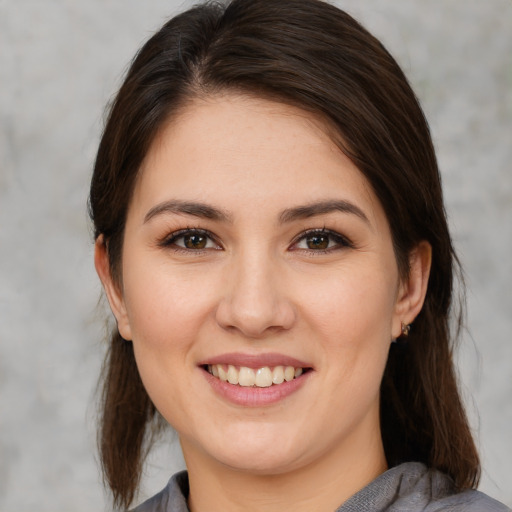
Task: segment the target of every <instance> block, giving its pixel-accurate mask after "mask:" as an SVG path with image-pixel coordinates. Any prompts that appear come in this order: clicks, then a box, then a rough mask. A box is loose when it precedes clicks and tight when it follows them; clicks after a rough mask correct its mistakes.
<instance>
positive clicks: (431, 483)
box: [133, 462, 511, 512]
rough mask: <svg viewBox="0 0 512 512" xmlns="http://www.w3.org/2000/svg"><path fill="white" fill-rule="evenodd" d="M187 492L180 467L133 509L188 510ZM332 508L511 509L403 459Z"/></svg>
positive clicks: (372, 511)
mask: <svg viewBox="0 0 512 512" xmlns="http://www.w3.org/2000/svg"><path fill="white" fill-rule="evenodd" d="M188 492H189V488H188V476H187V472H186V471H182V472H181V473H177V474H176V475H174V476H173V477H172V478H171V480H170V481H169V483H168V484H167V486H166V487H165V488H164V489H163V490H162V491H161V492H159V493H158V494H156V495H155V496H153V497H152V498H150V499H149V500H148V501H146V502H144V503H143V504H142V505H140V506H138V507H137V508H135V509H134V510H133V512H188V507H187V497H188ZM336 512H511V509H509V508H508V507H506V506H505V505H503V504H501V503H499V502H498V501H496V500H493V499H492V498H490V497H489V496H487V495H485V494H483V493H481V492H479V491H474V490H468V491H463V492H460V493H456V492H454V489H453V482H452V480H451V479H450V478H449V477H448V476H446V475H444V474H443V473H440V472H439V471H435V470H429V469H428V468H427V467H426V466H424V465H423V464H420V463H418V462H407V463H405V464H401V465H400V466H396V467H394V468H391V469H389V470H388V471H386V472H385V473H383V474H382V475H380V476H379V477H378V478H376V479H375V480H374V481H373V482H371V483H370V484H368V485H367V486H366V487H365V488H364V489H361V490H360V491H359V492H357V493H356V494H354V495H353V496H352V497H351V498H349V499H348V500H347V501H346V502H345V503H343V505H341V506H340V507H339V508H338V509H337V510H336Z"/></svg>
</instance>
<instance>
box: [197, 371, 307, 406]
mask: <svg viewBox="0 0 512 512" xmlns="http://www.w3.org/2000/svg"><path fill="white" fill-rule="evenodd" d="M205 364H206V363H205ZM213 364H222V363H213ZM263 366H270V365H268V364H267V365H263ZM290 366H294V365H293V364H290ZM298 366H300V365H298ZM202 373H203V375H204V377H205V378H206V380H207V381H208V383H209V384H210V386H211V387H212V389H213V391H214V392H215V393H217V394H218V395H220V396H221V397H222V398H223V399H225V400H227V401H228V402H231V403H232V404H234V405H240V406H244V407H264V406H268V405H272V404H275V403H277V402H280V401H281V400H283V399H285V398H287V397H288V396H290V395H292V394H293V393H295V392H296V391H298V390H299V389H300V388H301V387H302V386H303V385H304V384H305V383H306V382H307V381H308V380H309V378H310V376H311V375H312V374H313V373H314V372H312V371H309V372H306V373H303V374H302V375H301V376H300V377H297V378H295V379H293V380H291V381H290V382H283V383H282V384H278V385H273V386H270V387H268V388H256V387H243V386H238V385H233V384H229V383H228V382H223V381H221V380H220V379H218V378H217V377H214V376H213V375H211V374H210V373H208V372H207V371H206V370H203V372H202Z"/></svg>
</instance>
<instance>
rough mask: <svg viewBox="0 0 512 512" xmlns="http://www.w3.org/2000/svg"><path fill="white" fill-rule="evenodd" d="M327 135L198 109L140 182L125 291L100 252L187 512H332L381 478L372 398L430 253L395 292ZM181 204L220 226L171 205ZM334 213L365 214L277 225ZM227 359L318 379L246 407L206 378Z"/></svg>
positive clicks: (227, 101)
mask: <svg viewBox="0 0 512 512" xmlns="http://www.w3.org/2000/svg"><path fill="white" fill-rule="evenodd" d="M326 131H327V130H326V129H325V126H324V125H323V124H322V123H321V121H319V120H317V119H315V118H314V117H312V116H311V115H310V114H307V113H305V112H302V111H300V110H298V109H296V108H293V107H290V106H286V105H282V104H278V103H274V102H270V101H267V100H263V99H257V98H253V97H247V96H239V95H228V94H226V95H222V96H215V97H212V98H208V99H206V100H204V99H202V100H197V101H195V102H194V103H192V104H190V105H188V106H187V107H186V109H185V110H184V111H183V112H182V113H181V115H180V116H179V117H177V118H174V119H173V120H172V121H170V122H169V124H168V125H167V126H166V127H165V129H163V130H162V131H161V133H160V135H159V137H158V138H157V139H156V140H155V141H154V144H153V146H152V148H151V150H150V152H149V154H148V156H147V158H146V160H145V162H144V165H143V167H142V169H141V172H140V176H139V179H138V181H137V184H136V188H135V191H134V196H133V199H132V202H131V204H130V207H129V211H128V216H127V223H126V232H125V238H124V246H123V254H122V283H115V282H114V281H113V280H112V278H111V276H110V274H109V268H108V257H107V254H106V251H105V246H104V244H103V240H102V239H101V237H100V238H99V239H98V241H97V244H96V254H95V262H96V268H97V271H98V274H99V275H100V277H101V279H102V281H103V284H104V286H105V290H106V292H107V296H108V298H109V301H110V305H111V308H112V311H113V313H114V314H115V316H116V319H117V322H118V327H119V330H120V333H121V335H122V336H123V338H125V339H128V340H133V344H134V350H135V356H136V360H137V365H138V368H139V371H140V374H141V377H142V380H143V382H144V385H145V387H146V389H147V391H148V393H149V395H150V397H151V399H152V400H153V402H154V404H155V405H156V407H157V408H158V410H159V411H160V413H161V414H162V415H163V416H164V417H165V418H166V420H167V421H168V422H169V423H170V424H171V425H172V426H173V427H174V428H175V429H176V431H177V432H178V434H179V437H180V442H181V445H182V448H183V452H184V456H185V461H186V463H187V468H188V470H189V478H190V488H191V492H190V497H189V507H190V509H191V510H192V512H203V511H207V510H208V511H210V512H211V511H214V512H215V511H221V510H234V511H237V510H240V511H241V510H243V511H244V512H246V511H252V510H259V511H261V510H265V511H273V510H280V511H281V510H283V508H284V507H286V508H293V510H295V511H299V512H300V511H302V510H304V511H305V510H308V511H310V510H319V511H320V510H325V511H331V510H334V509H335V508H337V507H338V506H339V505H340V504H341V503H343V502H344V501H345V500H346V499H347V498H348V497H350V496H351V495H352V494H354V493H355V492H357V491H358V490H359V489H361V488H362V487H364V486H365V485H366V484H368V483H369V482H370V481H371V480H373V479H374V478H375V477H376V476H377V475H379V474H380V473H382V472H383V471H385V470H386V469H387V465H386V460H385V456H384V450H383V446H382V440H381V434H380V427H379V386H380V381H381V378H382V374H383V371H384V367H385V364H386V358H387V353H388V350H389V346H390V343H391V342H392V340H393V339H395V338H397V337H398V336H399V335H400V332H401V322H404V323H406V324H408V323H411V322H412V321H413V320H414V318H415V316H416V315H417V314H418V312H419V311H420V309H421V306H422V304H423V300H424V296H425V292H426V285H427V281H428V272H429V267H430V247H429V245H428V244H427V243H421V244H420V245H419V246H418V247H417V248H416V249H415V250H414V251H413V252H412V253H411V255H410V267H411V271H410V274H409V276H408V277H407V278H405V279H401V278H400V276H399V273H398V268H397V264H396V260H395V256H394V252H393V247H392V242H391V234H390V229H389V225H388V222H387V219H386V216H385V214H384V211H383V209H382V207H381V205H380V203H379V201H378V199H377V198H376V196H375V194H374V193H373V191H372V190H371V188H370V186H369V184H368V183H367V181H366V179H365V178H364V176H363V175H362V174H361V172H360V171H359V170H358V169H357V168H356V167H355V166H354V164H353V163H352V162H351V161H350V160H349V159H348V158H347V157H346V156H345V155H344V154H343V153H342V152H341V151H340V150H339V149H338V148H337V147H336V146H335V145H334V144H333V142H332V141H331V139H330V138H329V137H328V136H327V135H326ZM176 200H179V201H188V202H194V203H200V204H202V205H207V206H208V207H213V208H216V209H217V210H219V211H220V212H222V214H223V215H224V216H225V217H226V218H207V217H205V216H204V215H203V214H201V212H198V211H197V210H196V211H194V212H193V214H192V213H190V212H189V213H184V212H177V211H170V210H172V209H169V208H168V207H167V208H165V207H162V205H165V204H166V202H169V201H176ZM334 200H336V201H340V200H342V201H345V202H346V203H348V204H350V205H351V207H354V208H352V210H351V211H340V210H333V211H330V210H329V211H324V212H321V213H318V212H317V213H316V214H314V215H311V216H309V217H307V218H297V215H296V216H295V217H293V216H292V217H293V218H288V219H283V212H286V211H290V210H293V209H296V208H297V207H301V206H304V205H311V204H314V203H315V204H316V203H319V202H325V201H334ZM167 206H168V204H167ZM356 210H357V213H354V212H355V211H356ZM361 213H362V215H361ZM285 216H286V215H285ZM288 217H290V215H288ZM190 229H202V230H207V231H208V233H211V236H210V237H209V238H207V239H206V246H205V247H204V248H203V249H195V248H187V247H185V246H184V245H185V242H186V241H187V240H188V241H190V238H188V239H184V238H183V237H181V238H176V237H174V239H173V238H172V234H173V233H176V232H177V231H179V230H190ZM322 229H325V230H330V232H334V233H337V234H339V235H335V236H331V235H329V234H327V233H325V232H324V233H320V234H319V236H320V241H321V243H323V244H324V245H325V244H327V249H324V250H321V249H319V248H318V245H315V244H314V243H312V241H314V240H313V239H312V238H311V236H309V238H308V237H307V236H306V235H304V232H306V231H308V230H322ZM190 234H191V233H188V235H190ZM193 234H194V233H192V235H193ZM196 235H197V233H196ZM200 235H201V233H200ZM317 235H318V233H317ZM340 236H341V237H342V238H340ZM318 240H319V239H316V241H317V242H318ZM320 245H321V244H320ZM233 352H235V353H243V354H250V355H258V354H261V353H273V354H276V353H277V354H282V355H286V356H290V357H294V358H297V359H299V360H301V361H305V362H307V364H308V365H309V366H310V367H311V368H312V370H311V371H310V372H309V373H308V374H307V379H305V380H304V383H303V385H302V386H301V387H300V388H299V389H297V390H296V391H295V392H294V393H292V394H291V395H289V396H286V397H285V398H283V399H281V400H278V401H277V402H276V403H272V404H270V405H265V406H260V407H244V406H241V405H238V404H234V403H232V402H230V401H229V400H226V399H225V398H224V397H222V396H220V395H219V394H218V393H216V392H215V390H214V389H213V388H212V386H211V385H210V383H209V382H208V379H207V378H205V373H206V372H205V371H204V370H203V369H202V368H201V367H200V366H199V364H200V363H201V362H204V361H207V360H208V359H209V358H213V357H215V356H218V355H220V354H225V353H233Z"/></svg>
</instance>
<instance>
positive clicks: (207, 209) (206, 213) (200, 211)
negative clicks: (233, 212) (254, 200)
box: [144, 199, 231, 224]
mask: <svg viewBox="0 0 512 512" xmlns="http://www.w3.org/2000/svg"><path fill="white" fill-rule="evenodd" d="M165 213H175V214H178V215H192V216H193V217H200V218H203V219H211V220H216V221H221V222H231V216H230V215H229V214H228V213H227V212H225V211H223V210H220V209H218V208H214V207H213V206H209V205H207V204H204V203H196V202H193V201H180V200H177V199H173V200H170V201H164V202H163V203H159V204H157V205H156V206H154V207H153V208H151V209H150V210H149V211H148V213H146V216H145V217H144V224H145V223H146V222H149V221H150V220H151V219H152V218H153V217H156V216H157V215H161V214H165Z"/></svg>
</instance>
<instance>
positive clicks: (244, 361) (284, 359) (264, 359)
mask: <svg viewBox="0 0 512 512" xmlns="http://www.w3.org/2000/svg"><path fill="white" fill-rule="evenodd" d="M208 364H226V365H229V364H232V365H233V366H246V367H247V368H253V369H258V368H263V367H265V366H268V367H270V368H274V367H276V366H293V367H294V368H311V365H310V364H308V363H306V362H304V361H300V360H299V359H295V358H294V357H290V356H285V355H283V354H275V353H266V354H257V355H256V354H242V353H238V352H233V353H230V354H221V355H218V356H215V357H212V358H209V359H205V360H204V361H201V362H199V364H198V366H206V365H208Z"/></svg>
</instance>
